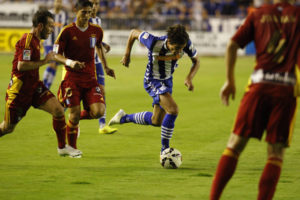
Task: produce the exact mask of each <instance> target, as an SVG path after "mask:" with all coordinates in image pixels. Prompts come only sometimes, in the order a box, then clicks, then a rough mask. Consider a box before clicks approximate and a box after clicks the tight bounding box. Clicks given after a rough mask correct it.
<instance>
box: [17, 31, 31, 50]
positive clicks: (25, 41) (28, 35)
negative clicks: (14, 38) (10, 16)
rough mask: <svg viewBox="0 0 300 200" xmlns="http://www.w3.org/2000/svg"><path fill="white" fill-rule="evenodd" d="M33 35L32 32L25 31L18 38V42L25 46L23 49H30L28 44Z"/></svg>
mask: <svg viewBox="0 0 300 200" xmlns="http://www.w3.org/2000/svg"><path fill="white" fill-rule="evenodd" d="M33 37H34V35H33V33H25V34H23V36H22V37H21V39H20V44H21V45H22V46H24V47H25V49H30V46H31V45H30V44H31V42H32V39H33Z"/></svg>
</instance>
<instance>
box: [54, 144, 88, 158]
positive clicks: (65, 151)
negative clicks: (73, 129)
mask: <svg viewBox="0 0 300 200" xmlns="http://www.w3.org/2000/svg"><path fill="white" fill-rule="evenodd" d="M57 152H58V154H59V155H60V156H69V157H71V158H81V155H82V152H81V151H80V150H79V149H74V148H73V147H71V146H70V145H68V144H66V146H65V148H62V149H60V148H57Z"/></svg>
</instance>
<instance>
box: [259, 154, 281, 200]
mask: <svg viewBox="0 0 300 200" xmlns="http://www.w3.org/2000/svg"><path fill="white" fill-rule="evenodd" d="M281 166H282V160H281V159H279V158H269V159H268V161H267V164H266V166H265V169H264V171H263V173H262V175H261V177H260V181H259V187H258V188H259V193H258V198H257V199H258V200H271V199H272V197H273V195H274V193H275V189H276V185H277V183H278V180H279V177H280V172H281Z"/></svg>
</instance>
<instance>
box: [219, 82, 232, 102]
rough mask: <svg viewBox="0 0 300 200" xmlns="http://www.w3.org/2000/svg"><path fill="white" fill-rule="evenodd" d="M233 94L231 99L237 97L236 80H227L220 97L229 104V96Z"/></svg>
mask: <svg viewBox="0 0 300 200" xmlns="http://www.w3.org/2000/svg"><path fill="white" fill-rule="evenodd" d="M230 96H231V99H232V100H234V97H235V83H234V82H231V83H229V82H225V83H224V85H223V87H222V88H221V92H220V97H221V100H222V103H223V104H224V105H226V106H228V105H229V98H230Z"/></svg>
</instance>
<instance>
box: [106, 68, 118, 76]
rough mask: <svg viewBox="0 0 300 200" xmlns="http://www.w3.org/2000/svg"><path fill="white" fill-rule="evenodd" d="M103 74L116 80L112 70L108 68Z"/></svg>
mask: <svg viewBox="0 0 300 200" xmlns="http://www.w3.org/2000/svg"><path fill="white" fill-rule="evenodd" d="M105 72H106V74H107V75H108V76H111V77H113V78H114V79H116V74H115V71H114V70H113V69H110V68H109V67H106V68H105Z"/></svg>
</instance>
